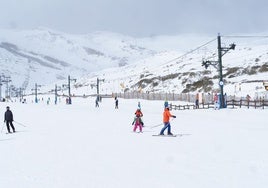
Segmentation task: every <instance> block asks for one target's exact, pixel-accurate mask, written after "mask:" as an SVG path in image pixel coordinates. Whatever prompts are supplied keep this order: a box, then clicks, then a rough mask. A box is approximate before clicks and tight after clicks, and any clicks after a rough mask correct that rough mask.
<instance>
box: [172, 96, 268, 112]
mask: <svg viewBox="0 0 268 188" xmlns="http://www.w3.org/2000/svg"><path fill="white" fill-rule="evenodd" d="M169 106H170V108H171V109H173V110H191V109H209V108H214V103H206V104H205V103H202V104H199V106H198V107H197V106H196V105H194V104H186V105H174V104H172V103H171V104H170V105H169ZM236 107H239V108H242V107H246V108H255V109H257V108H258V109H260V108H261V109H265V108H268V100H242V99H240V100H234V99H232V100H228V101H227V108H236Z"/></svg>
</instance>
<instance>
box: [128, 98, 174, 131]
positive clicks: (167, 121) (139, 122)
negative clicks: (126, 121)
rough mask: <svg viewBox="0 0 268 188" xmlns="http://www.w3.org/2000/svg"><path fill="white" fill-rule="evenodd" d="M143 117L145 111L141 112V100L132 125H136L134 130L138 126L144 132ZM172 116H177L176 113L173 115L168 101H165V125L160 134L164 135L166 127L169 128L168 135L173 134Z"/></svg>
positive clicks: (134, 129)
mask: <svg viewBox="0 0 268 188" xmlns="http://www.w3.org/2000/svg"><path fill="white" fill-rule="evenodd" d="M142 117H143V113H142V112H141V106H140V102H138V108H137V110H136V112H135V117H134V120H133V122H132V125H134V127H133V132H136V130H137V128H139V130H140V132H142V128H143V127H144V123H143V120H142ZM171 117H173V118H176V116H175V115H172V114H171V113H170V111H169V105H168V102H167V101H165V103H164V112H163V124H164V127H163V128H162V129H161V131H160V133H159V135H164V132H165V130H166V129H167V135H173V133H172V132H171V125H170V118H171Z"/></svg>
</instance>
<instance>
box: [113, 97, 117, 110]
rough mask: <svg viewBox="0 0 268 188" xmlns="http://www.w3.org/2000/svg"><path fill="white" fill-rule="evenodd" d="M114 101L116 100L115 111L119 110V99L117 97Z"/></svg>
mask: <svg viewBox="0 0 268 188" xmlns="http://www.w3.org/2000/svg"><path fill="white" fill-rule="evenodd" d="M114 100H115V109H118V98H117V97H115V98H114Z"/></svg>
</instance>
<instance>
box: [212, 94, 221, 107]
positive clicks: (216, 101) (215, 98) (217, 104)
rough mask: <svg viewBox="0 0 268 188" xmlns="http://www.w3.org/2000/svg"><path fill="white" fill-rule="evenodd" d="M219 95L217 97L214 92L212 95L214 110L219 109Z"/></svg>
mask: <svg viewBox="0 0 268 188" xmlns="http://www.w3.org/2000/svg"><path fill="white" fill-rule="evenodd" d="M218 100H219V97H218V94H217V93H215V95H214V98H213V101H214V110H217V109H218V110H219V108H220V107H219V101H218Z"/></svg>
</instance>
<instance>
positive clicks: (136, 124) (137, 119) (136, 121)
mask: <svg viewBox="0 0 268 188" xmlns="http://www.w3.org/2000/svg"><path fill="white" fill-rule="evenodd" d="M141 122H142V121H141V118H140V116H136V117H135V118H134V121H133V122H132V125H134V128H133V132H136V129H137V128H138V127H139V129H140V132H142V123H141Z"/></svg>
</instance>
